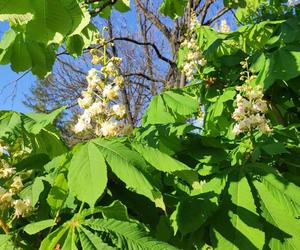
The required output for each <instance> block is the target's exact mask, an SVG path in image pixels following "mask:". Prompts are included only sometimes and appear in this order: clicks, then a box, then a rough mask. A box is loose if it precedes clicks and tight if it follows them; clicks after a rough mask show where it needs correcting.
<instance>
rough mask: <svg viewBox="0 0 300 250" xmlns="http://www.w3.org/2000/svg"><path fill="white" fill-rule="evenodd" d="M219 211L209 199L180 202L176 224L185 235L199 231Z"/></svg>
mask: <svg viewBox="0 0 300 250" xmlns="http://www.w3.org/2000/svg"><path fill="white" fill-rule="evenodd" d="M216 209H217V206H216V204H214V203H212V202H211V201H210V200H208V199H194V200H186V201H183V202H180V203H179V205H178V207H177V210H178V211H177V213H176V223H177V226H178V229H179V231H181V233H182V234H183V235H186V234H188V233H191V232H194V231H196V230H197V229H199V228H200V227H201V226H202V225H203V224H204V223H205V222H206V221H207V219H208V218H209V217H210V216H212V215H213V213H214V212H215V210H216Z"/></svg>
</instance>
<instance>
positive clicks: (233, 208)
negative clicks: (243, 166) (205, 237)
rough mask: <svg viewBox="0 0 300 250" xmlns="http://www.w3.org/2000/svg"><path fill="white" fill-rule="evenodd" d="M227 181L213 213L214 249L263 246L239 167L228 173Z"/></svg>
mask: <svg viewBox="0 0 300 250" xmlns="http://www.w3.org/2000/svg"><path fill="white" fill-rule="evenodd" d="M228 185H229V187H228V191H227V193H226V194H224V195H225V196H224V200H223V201H222V205H221V207H220V210H219V212H218V213H217V216H215V217H214V223H213V229H212V238H213V239H215V240H214V242H213V243H214V244H213V245H214V247H215V248H214V249H226V250H227V249H228V250H230V249H232V250H233V249H235V250H238V249H249V250H251V249H253V250H258V249H263V246H264V243H265V235H264V232H263V231H262V224H261V222H260V216H259V214H258V213H257V211H256V206H255V203H254V198H253V196H252V192H251V189H250V186H249V184H248V181H247V179H246V177H245V175H244V173H243V172H242V171H240V170H237V171H235V172H233V173H231V175H230V177H229V184H228Z"/></svg>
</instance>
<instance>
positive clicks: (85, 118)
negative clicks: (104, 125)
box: [74, 110, 91, 134]
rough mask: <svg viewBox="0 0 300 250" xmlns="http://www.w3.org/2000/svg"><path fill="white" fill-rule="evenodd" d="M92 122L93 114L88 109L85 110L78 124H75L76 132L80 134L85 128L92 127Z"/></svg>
mask: <svg viewBox="0 0 300 250" xmlns="http://www.w3.org/2000/svg"><path fill="white" fill-rule="evenodd" d="M90 123H91V115H90V113H89V112H88V110H85V111H84V112H83V114H82V115H81V116H80V117H79V119H78V121H77V123H76V125H75V126H74V132H75V133H76V134H78V133H80V132H82V131H84V130H87V129H90V128H91V124H90Z"/></svg>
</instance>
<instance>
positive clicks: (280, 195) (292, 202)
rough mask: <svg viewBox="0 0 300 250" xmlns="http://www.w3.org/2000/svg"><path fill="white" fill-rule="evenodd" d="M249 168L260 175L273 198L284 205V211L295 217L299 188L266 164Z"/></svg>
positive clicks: (299, 195)
mask: <svg viewBox="0 0 300 250" xmlns="http://www.w3.org/2000/svg"><path fill="white" fill-rule="evenodd" d="M249 170H254V173H255V174H259V175H260V180H261V183H262V184H263V185H264V186H265V188H266V189H267V190H268V191H269V194H270V195H271V196H273V199H274V200H276V201H277V202H279V203H280V204H281V206H283V207H285V211H286V212H287V213H289V214H290V215H292V216H294V217H297V216H298V215H299V213H300V188H299V187H298V186H296V185H295V184H294V183H292V182H288V180H286V179H285V178H284V177H282V176H281V175H279V174H278V173H277V172H276V171H275V170H274V169H272V168H271V167H268V166H266V165H257V166H250V169H249Z"/></svg>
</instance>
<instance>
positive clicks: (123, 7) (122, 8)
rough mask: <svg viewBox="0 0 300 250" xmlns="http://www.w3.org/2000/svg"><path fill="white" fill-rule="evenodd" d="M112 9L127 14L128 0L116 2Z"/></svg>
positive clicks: (128, 8)
mask: <svg viewBox="0 0 300 250" xmlns="http://www.w3.org/2000/svg"><path fill="white" fill-rule="evenodd" d="M114 8H115V9H116V10H117V11H119V12H127V11H129V10H130V0H118V1H117V2H116V3H115V4H114Z"/></svg>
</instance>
